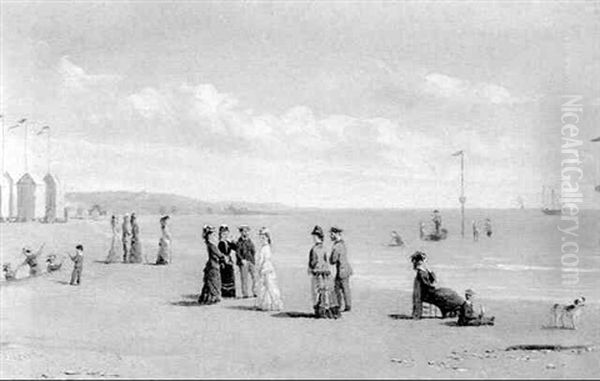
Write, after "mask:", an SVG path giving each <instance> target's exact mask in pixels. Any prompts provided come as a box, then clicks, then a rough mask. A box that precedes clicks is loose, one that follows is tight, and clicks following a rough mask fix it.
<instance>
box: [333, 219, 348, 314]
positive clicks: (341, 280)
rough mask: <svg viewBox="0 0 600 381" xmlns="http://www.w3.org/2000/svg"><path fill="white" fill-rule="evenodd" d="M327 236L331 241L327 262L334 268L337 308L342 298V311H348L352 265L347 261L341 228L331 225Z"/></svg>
mask: <svg viewBox="0 0 600 381" xmlns="http://www.w3.org/2000/svg"><path fill="white" fill-rule="evenodd" d="M329 237H330V238H331V241H332V242H333V246H332V247H331V256H330V257H329V263H331V264H332V265H334V266H335V268H336V274H335V281H334V292H335V295H336V298H337V305H338V306H339V308H342V300H343V301H344V305H345V308H344V311H346V312H348V311H350V310H351V309H352V297H351V295H350V276H351V275H352V266H350V262H348V253H347V250H346V244H345V243H344V240H343V239H342V229H340V228H339V227H337V226H333V227H331V229H329Z"/></svg>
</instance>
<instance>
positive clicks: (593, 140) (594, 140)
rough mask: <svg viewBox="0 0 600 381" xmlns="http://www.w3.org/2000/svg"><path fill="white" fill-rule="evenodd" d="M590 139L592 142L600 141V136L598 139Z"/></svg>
mask: <svg viewBox="0 0 600 381" xmlns="http://www.w3.org/2000/svg"><path fill="white" fill-rule="evenodd" d="M590 141H592V142H600V136H598V137H597V138H596V139H592V140H590Z"/></svg>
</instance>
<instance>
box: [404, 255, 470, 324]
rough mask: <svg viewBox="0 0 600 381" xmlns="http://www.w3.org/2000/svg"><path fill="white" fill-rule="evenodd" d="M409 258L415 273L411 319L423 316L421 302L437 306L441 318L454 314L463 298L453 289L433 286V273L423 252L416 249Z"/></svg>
mask: <svg viewBox="0 0 600 381" xmlns="http://www.w3.org/2000/svg"><path fill="white" fill-rule="evenodd" d="M410 259H411V261H412V263H413V268H414V270H415V271H416V273H417V274H416V276H415V282H414V286H413V313H412V316H413V319H420V318H421V317H422V316H423V302H426V303H430V304H433V305H434V306H436V307H437V308H439V309H440V311H441V312H442V318H445V317H449V316H456V315H457V314H458V312H459V310H460V307H461V306H462V304H463V303H464V299H463V298H462V297H461V296H460V295H458V293H457V292H456V291H454V290H451V289H449V288H445V287H436V286H435V283H436V277H435V273H434V272H433V271H430V270H429V269H428V268H427V266H426V265H425V261H426V260H427V255H426V254H425V253H423V252H421V251H417V252H415V253H414V254H413V255H412V256H411V258H410Z"/></svg>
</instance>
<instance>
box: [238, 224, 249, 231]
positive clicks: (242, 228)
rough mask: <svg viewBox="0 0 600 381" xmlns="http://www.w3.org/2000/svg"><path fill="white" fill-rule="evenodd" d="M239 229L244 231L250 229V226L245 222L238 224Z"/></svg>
mask: <svg viewBox="0 0 600 381" xmlns="http://www.w3.org/2000/svg"><path fill="white" fill-rule="evenodd" d="M238 230H239V231H241V232H243V231H249V230H250V226H248V225H246V224H244V225H240V226H238Z"/></svg>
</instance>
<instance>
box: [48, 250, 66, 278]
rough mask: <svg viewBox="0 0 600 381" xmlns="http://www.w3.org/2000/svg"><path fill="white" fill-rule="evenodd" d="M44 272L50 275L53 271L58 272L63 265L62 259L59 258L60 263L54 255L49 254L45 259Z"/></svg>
mask: <svg viewBox="0 0 600 381" xmlns="http://www.w3.org/2000/svg"><path fill="white" fill-rule="evenodd" d="M46 263H47V265H46V270H47V271H48V272H49V273H51V272H54V271H58V270H60V268H61V267H62V264H63V258H62V257H61V260H60V262H59V261H58V259H57V257H56V254H50V255H48V258H47V259H46Z"/></svg>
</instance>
